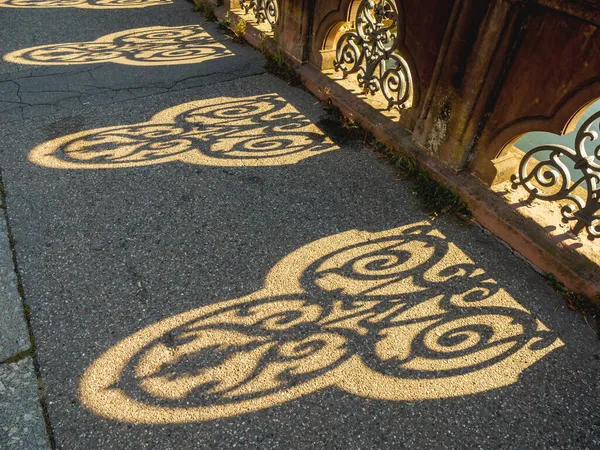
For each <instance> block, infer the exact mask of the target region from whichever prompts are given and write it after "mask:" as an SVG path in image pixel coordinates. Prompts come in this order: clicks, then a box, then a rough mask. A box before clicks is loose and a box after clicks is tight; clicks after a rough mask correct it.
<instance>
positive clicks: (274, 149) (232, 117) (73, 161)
mask: <svg viewBox="0 0 600 450" xmlns="http://www.w3.org/2000/svg"><path fill="white" fill-rule="evenodd" d="M337 148H338V147H337V146H335V145H334V144H333V142H332V141H331V140H330V139H329V138H327V137H326V136H325V135H324V134H323V132H322V131H321V130H319V129H318V128H317V127H316V126H315V125H314V124H312V123H311V121H310V120H309V119H307V118H306V117H305V116H303V115H302V114H300V113H299V112H298V110H296V109H295V108H294V107H293V106H292V105H290V104H289V103H288V102H287V101H286V100H285V99H283V98H281V97H279V96H278V95H276V94H267V95H257V96H253V97H245V98H232V97H219V98H214V99H208V100H201V101H195V102H190V103H185V104H182V105H179V106H175V107H173V108H169V109H166V110H164V111H162V112H160V113H158V114H156V115H155V116H154V117H152V118H151V119H150V120H149V121H148V122H144V123H138V124H134V125H123V126H116V127H107V128H99V129H94V130H88V131H83V132H80V133H75V134H71V135H67V136H63V137H60V138H58V139H54V140H53V141H50V142H46V143H44V144H42V145H40V146H38V147H36V148H35V149H33V150H32V151H31V152H30V154H29V160H30V161H32V162H33V163H35V164H38V165H41V166H46V167H53V168H61V169H111V168H119V167H136V166H147V165H153V164H161V163H167V162H174V161H181V162H185V163H189V164H198V165H207V166H231V167H233V166H239V167H241V166H275V165H287V164H295V163H297V162H299V161H302V160H303V159H306V158H309V157H312V156H315V155H318V154H321V153H324V152H328V151H332V150H336V149H337Z"/></svg>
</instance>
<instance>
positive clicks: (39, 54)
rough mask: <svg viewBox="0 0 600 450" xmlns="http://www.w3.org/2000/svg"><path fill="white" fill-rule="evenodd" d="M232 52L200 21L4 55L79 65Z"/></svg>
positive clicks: (199, 58)
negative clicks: (208, 31) (193, 23)
mask: <svg viewBox="0 0 600 450" xmlns="http://www.w3.org/2000/svg"><path fill="white" fill-rule="evenodd" d="M227 56H233V53H232V52H230V51H229V50H228V49H227V48H226V47H225V46H224V45H223V44H221V43H219V42H217V41H215V39H214V38H213V37H212V36H211V35H210V34H208V33H207V32H206V31H205V30H204V29H203V28H202V27H200V26H199V25H185V26H179V27H163V26H158V27H148V28H136V29H132V30H126V31H121V32H118V33H112V34H108V35H106V36H103V37H101V38H99V39H96V40H95V41H91V42H74V43H66V44H50V45H41V46H39V47H33V48H27V49H24V50H17V51H14V52H12V53H9V54H7V55H5V56H4V60H5V61H8V62H12V63H15V64H35V65H48V66H57V65H78V64H98V63H106V62H110V63H117V64H127V65H135V66H164V65H174V64H197V63H201V62H204V61H208V60H213V59H216V58H222V57H227Z"/></svg>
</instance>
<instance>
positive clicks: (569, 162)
mask: <svg viewBox="0 0 600 450" xmlns="http://www.w3.org/2000/svg"><path fill="white" fill-rule="evenodd" d="M512 182H513V187H514V188H517V187H518V186H522V187H524V188H525V189H526V190H527V191H528V193H529V195H530V197H529V201H533V200H535V199H539V200H546V201H560V202H561V203H562V207H561V214H562V217H563V218H562V221H563V223H569V222H574V226H573V233H574V234H576V235H577V234H579V233H580V232H581V231H583V229H584V228H585V229H587V232H588V237H589V239H590V240H593V239H594V238H598V237H600V112H597V113H595V114H594V115H592V116H591V117H590V118H589V119H587V120H586V121H585V122H584V123H583V125H582V126H581V127H580V128H579V130H578V131H577V135H576V138H575V148H574V149H571V148H569V147H565V146H562V145H541V146H539V147H536V148H534V149H532V150H531V151H529V152H527V153H526V154H525V156H524V157H523V159H522V160H521V164H520V166H519V173H518V174H517V175H513V177H512Z"/></svg>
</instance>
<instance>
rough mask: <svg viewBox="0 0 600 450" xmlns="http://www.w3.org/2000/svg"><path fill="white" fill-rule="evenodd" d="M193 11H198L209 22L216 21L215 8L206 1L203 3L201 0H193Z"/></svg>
mask: <svg viewBox="0 0 600 450" xmlns="http://www.w3.org/2000/svg"><path fill="white" fill-rule="evenodd" d="M194 12H198V13H200V15H201V16H202V17H204V18H205V19H206V20H208V21H210V22H216V21H217V16H216V15H215V8H214V7H213V6H212V5H210V4H208V3H204V2H203V1H202V0H194Z"/></svg>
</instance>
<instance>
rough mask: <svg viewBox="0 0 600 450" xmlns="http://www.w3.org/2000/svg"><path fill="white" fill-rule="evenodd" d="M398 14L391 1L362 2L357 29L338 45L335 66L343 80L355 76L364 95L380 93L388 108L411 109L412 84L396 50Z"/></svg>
mask: <svg viewBox="0 0 600 450" xmlns="http://www.w3.org/2000/svg"><path fill="white" fill-rule="evenodd" d="M400 23H401V20H400V15H399V12H398V8H397V7H396V3H395V1H394V0H363V2H362V3H361V4H360V6H359V8H358V12H357V15H356V29H355V30H351V31H348V32H347V33H345V34H343V35H342V36H341V37H340V39H339V41H338V44H337V49H336V60H335V61H334V67H335V70H336V71H341V72H342V73H343V75H344V78H346V77H347V76H348V75H350V74H354V73H356V74H357V81H358V86H359V87H361V88H362V89H363V91H364V93H365V94H370V95H375V94H376V93H378V92H381V93H382V94H383V96H384V97H385V99H386V100H387V102H388V109H392V108H393V107H397V108H399V109H407V108H411V107H412V106H413V102H414V83H413V79H412V75H411V71H410V68H409V65H408V63H407V62H406V60H405V59H404V58H403V57H402V56H401V54H400V52H399V47H400V44H401V39H400V35H399V24H400Z"/></svg>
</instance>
